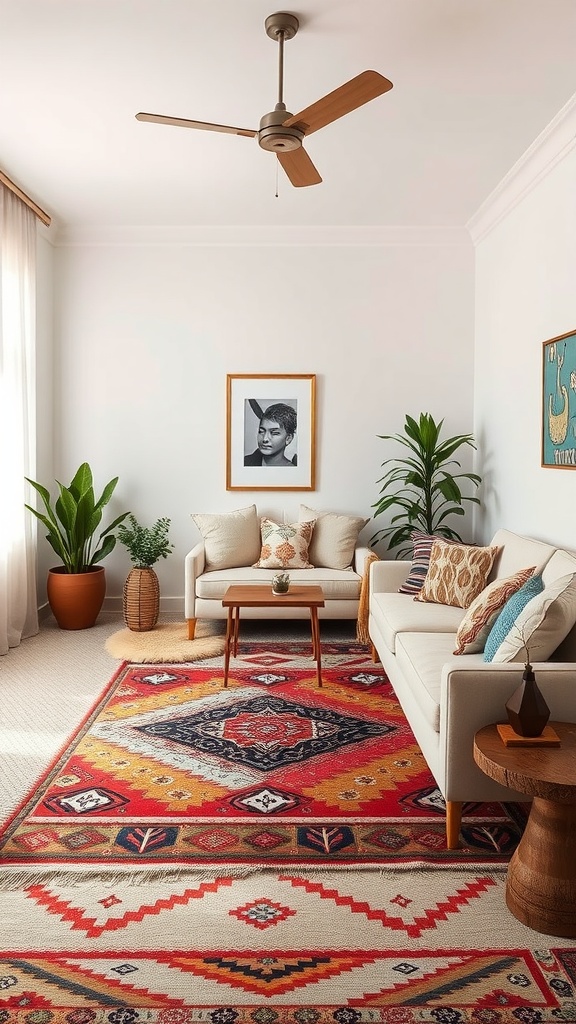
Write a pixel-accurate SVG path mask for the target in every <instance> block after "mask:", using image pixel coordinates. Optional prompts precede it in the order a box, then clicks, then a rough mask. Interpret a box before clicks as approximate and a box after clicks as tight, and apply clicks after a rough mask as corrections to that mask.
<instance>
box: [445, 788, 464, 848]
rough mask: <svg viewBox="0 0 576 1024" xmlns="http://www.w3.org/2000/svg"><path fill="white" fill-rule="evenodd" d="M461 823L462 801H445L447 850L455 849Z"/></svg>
mask: <svg viewBox="0 0 576 1024" xmlns="http://www.w3.org/2000/svg"><path fill="white" fill-rule="evenodd" d="M461 824H462V801H461V800H447V801H446V846H447V847H448V849H449V850H457V849H458V846H459V840H460V825H461Z"/></svg>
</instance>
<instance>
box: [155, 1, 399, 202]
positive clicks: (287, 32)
mask: <svg viewBox="0 0 576 1024" xmlns="http://www.w3.org/2000/svg"><path fill="white" fill-rule="evenodd" d="M298 25H299V22H298V18H297V17H296V15H295V14H287V13H286V12H278V13H277V14H271V15H270V16H269V17H268V18H266V21H265V22H264V26H265V29H266V34H267V35H268V36H269V37H270V38H271V39H274V40H277V42H278V102H277V104H276V106H275V107H274V110H271V111H270V112H269V113H268V114H264V116H263V117H262V118H261V120H260V128H258V129H252V128H233V127H231V126H230V125H226V124H211V123H210V122H209V121H190V120H188V119H187V118H184V117H168V116H165V115H164V114H146V113H142V112H140V113H139V114H136V120H137V121H152V122H154V123H155V124H171V125H178V126H180V127H182V128H199V129H200V130H202V131H209V132H226V133H228V134H229V135H244V136H246V137H247V138H254V137H255V136H256V137H257V138H258V143H259V145H260V146H261V147H262V149H267V150H270V151H271V152H273V153H276V155H277V157H278V160H279V161H280V164H281V165H282V167H283V169H284V171H285V172H286V174H287V175H288V178H289V179H290V181H291V182H292V184H293V185H295V186H296V187H297V188H299V187H301V186H303V185H317V184H319V182H321V181H322V178H321V177H320V175H319V174H318V171H317V170H316V168H315V166H314V164H313V163H312V161H311V159H310V157H309V156H308V154H307V152H306V150H305V149H304V148H303V146H302V141H303V139H304V138H305V137H306V136H307V135H311V134H312V132H316V131H318V129H319V128H324V127H325V126H326V125H327V124H331V122H332V121H337V120H338V118H340V117H344V115H345V114H349V113H350V111H352V110H356V109H357V107H361V106H363V104H364V103H368V102H369V101H370V100H373V99H375V98H376V97H377V96H381V95H382V93H384V92H388V90H389V89H391V88H392V82H390V81H388V79H387V78H384V76H383V75H380V74H378V72H377V71H362V72H361V74H359V75H356V77H355V78H352V79H350V81H349V82H346V83H345V84H344V85H341V86H340V87H339V88H338V89H334V91H333V92H329V93H328V94H327V95H326V96H323V97H322V99H320V100H317V101H316V103H312V105H311V106H309V107H306V109H305V110H301V111H300V113H299V114H291V113H290V112H289V111H287V110H286V104H285V103H284V99H283V94H284V42H285V40H287V39H293V38H294V36H295V35H296V33H297V31H298Z"/></svg>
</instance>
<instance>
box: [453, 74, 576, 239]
mask: <svg viewBox="0 0 576 1024" xmlns="http://www.w3.org/2000/svg"><path fill="white" fill-rule="evenodd" d="M575 145H576V93H575V94H574V95H573V96H572V97H571V98H570V99H569V100H568V102H567V103H565V104H564V106H563V107H562V109H561V110H559V111H558V113H557V114H556V116H555V117H554V118H553V119H552V121H550V123H549V124H548V125H547V126H546V128H545V129H544V131H542V132H540V135H538V137H537V138H536V139H535V140H534V142H533V143H532V145H531V146H529V147H528V149H527V150H526V152H525V153H523V155H522V156H521V157H520V159H519V160H517V161H516V163H515V164H514V165H513V167H511V168H510V170H509V171H508V173H507V174H506V175H505V176H504V178H502V181H501V182H500V184H499V185H497V186H496V188H495V189H494V191H493V192H491V193H490V195H489V196H488V198H487V199H486V200H485V201H484V202H483V203H482V206H480V208H479V209H478V210H477V211H476V213H475V214H474V216H473V217H471V218H470V220H469V221H468V224H467V225H466V226H467V228H468V230H469V232H470V237H471V238H472V241H473V242H474V245H477V244H478V243H479V242H481V241H482V239H483V238H485V237H486V235H488V234H489V233H490V231H492V230H493V228H495V227H496V225H497V224H499V223H500V221H502V220H503V219H504V217H506V216H507V214H508V213H510V211H511V210H513V209H514V207H515V206H517V205H518V203H520V202H521V201H522V200H523V199H524V197H525V196H527V195H528V194H529V193H530V192H531V191H532V189H533V188H535V187H536V185H538V183H539V182H540V181H542V179H543V178H545V177H546V175H548V174H549V173H550V171H551V170H552V169H553V168H554V167H555V166H556V164H558V163H559V162H560V161H561V160H563V159H564V157H565V156H566V155H567V153H569V152H570V150H571V149H573V148H574V146H575Z"/></svg>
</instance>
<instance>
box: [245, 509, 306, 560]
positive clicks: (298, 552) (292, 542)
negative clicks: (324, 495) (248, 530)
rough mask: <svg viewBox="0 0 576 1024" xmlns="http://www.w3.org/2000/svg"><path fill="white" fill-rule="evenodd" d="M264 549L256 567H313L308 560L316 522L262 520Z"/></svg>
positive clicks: (261, 528) (263, 518) (264, 518)
mask: <svg viewBox="0 0 576 1024" xmlns="http://www.w3.org/2000/svg"><path fill="white" fill-rule="evenodd" d="M260 530H261V533H262V549H261V551H260V557H259V559H258V561H257V562H256V563H255V565H254V568H255V569H313V568H314V566H313V565H311V564H310V562H309V560H308V545H309V544H310V540H311V538H312V533H313V531H314V523H313V522H311V523H274V522H273V521H272V520H271V519H267V518H266V516H263V517H262V519H261V520H260Z"/></svg>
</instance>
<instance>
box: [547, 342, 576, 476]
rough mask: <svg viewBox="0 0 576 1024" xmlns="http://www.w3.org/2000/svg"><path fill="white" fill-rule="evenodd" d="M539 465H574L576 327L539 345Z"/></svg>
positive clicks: (562, 467) (575, 459) (572, 467)
mask: <svg viewBox="0 0 576 1024" xmlns="http://www.w3.org/2000/svg"><path fill="white" fill-rule="evenodd" d="M542 466H544V467H549V468H553V469H576V331H571V332H570V333H568V334H560V335H559V336H558V337H557V338H550V340H549V341H545V342H544V344H543V346H542Z"/></svg>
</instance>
